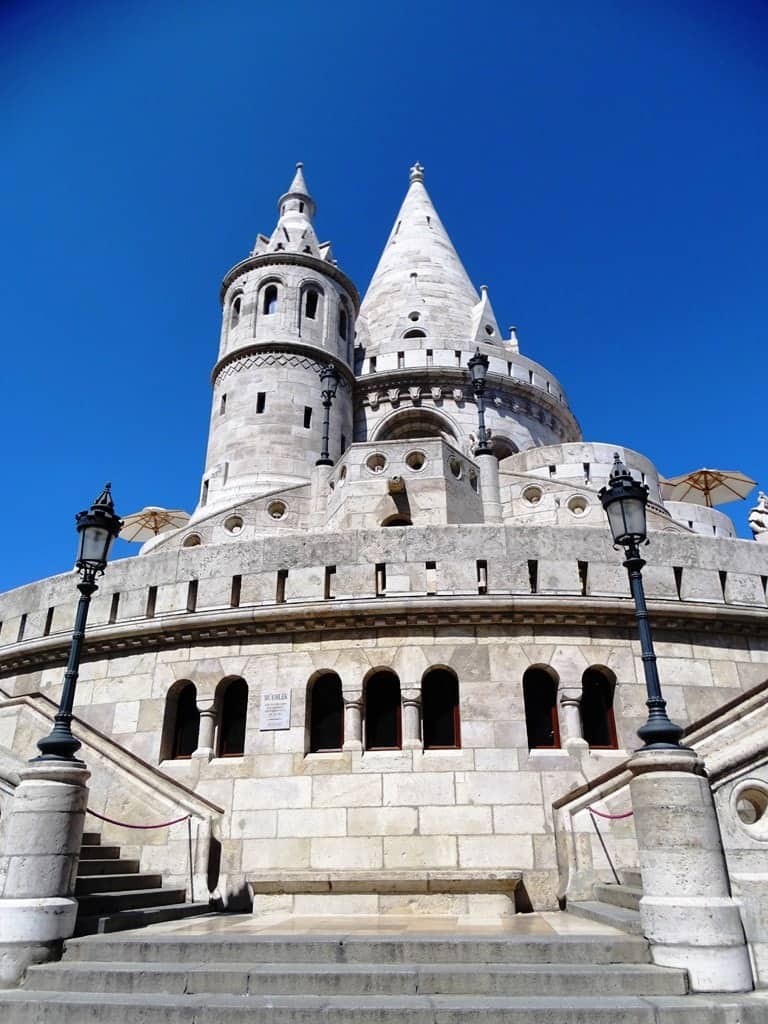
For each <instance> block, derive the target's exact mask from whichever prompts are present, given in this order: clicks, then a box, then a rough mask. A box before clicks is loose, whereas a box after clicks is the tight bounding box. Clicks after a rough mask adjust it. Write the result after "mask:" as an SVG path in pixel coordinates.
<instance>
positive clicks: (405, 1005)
mask: <svg viewBox="0 0 768 1024" xmlns="http://www.w3.org/2000/svg"><path fill="white" fill-rule="evenodd" d="M766 1005H768V1004H766V1001H765V1000H761V999H760V998H759V997H755V996H730V997H728V996H712V995H708V996H646V997H638V996H620V997H612V996H609V997H604V998H600V997H594V996H592V997H588V996H574V997H572V998H569V999H568V1000H563V999H562V998H560V997H557V996H555V997H551V996H538V997H521V998H518V999H514V998H504V997H489V996H485V997H479V996H363V997H360V996H341V997H337V998H335V999H334V998H329V997H323V996H246V997H243V996H226V995H220V996H210V995H202V996H194V995H189V996H185V997H183V999H180V998H179V996H178V995H170V996H169V995H159V994H153V995H147V994H143V993H136V994H114V995H113V994H102V995H100V996H99V999H98V1001H96V1002H94V1000H93V996H92V995H88V994H86V995H80V994H78V993H74V992H53V991H49V992H38V991H31V990H25V989H21V990H18V989H17V990H14V991H4V992H0V1019H2V1020H3V1022H4V1024H83V1022H84V1021H86V1020H87V1021H88V1022H89V1024H125V1022H126V1021H139V1020H140V1021H141V1024H190V1021H192V1020H194V1024H221V1022H222V1021H227V1022H228V1024H229V1022H230V1021H243V1022H247V1024H318V1021H321V1020H322V1024H370V1022H371V1021H379V1022H384V1021H386V1022H391V1024H561V1022H568V1024H617V1022H621V1024H725V1021H726V1020H727V1021H738V1022H739V1024H765V1010H766Z"/></svg>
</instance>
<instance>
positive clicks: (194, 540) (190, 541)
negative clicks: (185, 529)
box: [181, 533, 203, 548]
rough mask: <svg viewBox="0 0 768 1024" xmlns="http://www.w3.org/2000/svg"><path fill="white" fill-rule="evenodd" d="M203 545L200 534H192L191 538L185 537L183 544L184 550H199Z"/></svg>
mask: <svg viewBox="0 0 768 1024" xmlns="http://www.w3.org/2000/svg"><path fill="white" fill-rule="evenodd" d="M202 543H203V541H202V538H201V537H200V534H199V533H190V534H189V536H187V537H185V538H184V540H183V541H182V542H181V546H182V547H183V548H197V547H199V546H200V545H201V544H202Z"/></svg>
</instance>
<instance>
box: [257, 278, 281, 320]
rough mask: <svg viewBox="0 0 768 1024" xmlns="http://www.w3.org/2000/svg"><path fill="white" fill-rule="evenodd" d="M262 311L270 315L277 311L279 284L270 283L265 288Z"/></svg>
mask: <svg viewBox="0 0 768 1024" xmlns="http://www.w3.org/2000/svg"><path fill="white" fill-rule="evenodd" d="M261 311H262V313H264V314H265V315H267V316H269V315H270V314H271V313H276V312H277V285H276V284H270V285H267V287H266V288H265V289H264V298H263V299H262V303H261Z"/></svg>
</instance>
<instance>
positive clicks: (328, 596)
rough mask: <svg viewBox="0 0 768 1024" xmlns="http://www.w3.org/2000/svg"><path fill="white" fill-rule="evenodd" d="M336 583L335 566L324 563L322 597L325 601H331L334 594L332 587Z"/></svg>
mask: <svg viewBox="0 0 768 1024" xmlns="http://www.w3.org/2000/svg"><path fill="white" fill-rule="evenodd" d="M335 584H336V566H335V565H326V567H325V589H324V592H323V597H324V598H325V600H326V601H332V600H333V599H334V597H335V596H336V595H335V594H334V588H335Z"/></svg>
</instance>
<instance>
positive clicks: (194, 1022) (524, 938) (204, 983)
mask: <svg viewBox="0 0 768 1024" xmlns="http://www.w3.org/2000/svg"><path fill="white" fill-rule="evenodd" d="M563 916H564V917H566V916H567V915H563ZM299 924H300V922H299ZM195 925H196V922H191V921H190V922H188V923H187V924H186V925H185V926H183V933H182V931H181V930H180V929H179V928H178V926H177V927H176V930H175V931H174V929H173V928H170V929H168V930H164V929H157V928H153V929H150V930H145V931H137V932H133V933H125V934H122V935H103V936H101V935H100V936H90V937H86V938H81V939H73V940H70V941H69V942H67V943H66V947H65V953H64V959H63V960H62V961H61V962H60V963H52V964H44V965H40V966H37V967H32V968H30V970H29V971H28V974H27V978H26V981H25V985H24V987H23V988H21V989H16V990H13V991H5V992H0V1020H2V1021H3V1024H83V1022H85V1021H88V1022H100V1024H127V1022H129V1021H130V1022H134V1021H140V1022H141V1024H182V1022H183V1024H221V1022H222V1021H225V1020H226V1021H227V1022H237V1021H243V1022H246V1021H247V1022H249V1024H357V1022H360V1024H374V1022H376V1024H726V1022H727V1024H736V1022H738V1024H765V1020H766V1010H767V1009H768V1003H766V1002H759V1003H757V1004H755V1002H754V997H751V996H746V997H744V996H734V997H718V996H689V995H686V992H687V976H686V973H685V972H684V971H680V970H671V969H665V968H660V967H656V966H653V965H652V964H650V962H649V953H648V945H647V943H646V942H645V941H644V940H643V939H640V938H638V937H636V936H630V935H622V934H620V933H619V932H616V931H614V930H613V929H606V928H603V929H600V928H596V927H595V926H588V927H585V929H584V931H583V932H581V931H578V930H574V929H573V928H572V927H571V928H570V929H569V930H568V931H567V932H565V933H557V932H553V931H552V930H551V929H549V928H546V927H545V928H543V929H542V928H538V927H536V925H537V922H536V921H535V920H533V916H532V918H530V919H529V920H527V921H523V922H522V923H521V925H520V929H519V931H518V930H517V929H515V928H513V929H511V930H508V931H506V932H503V933H500V932H498V931H496V930H494V929H492V928H489V929H487V934H484V933H483V930H482V929H481V930H480V931H479V932H478V931H476V932H475V933H474V934H471V935H469V934H465V935H461V934H459V933H458V932H457V931H456V930H454V931H451V930H450V929H449V928H448V927H446V928H445V929H444V930H441V932H440V933H439V934H427V933H423V934H420V933H416V932H414V931H412V926H411V928H407V927H406V928H403V929H402V930H401V931H399V932H392V933H390V934H384V935H382V934H381V932H380V931H377V930H376V929H372V930H370V931H369V932H365V931H362V932H361V931H360V930H359V929H358V930H357V931H353V930H351V929H350V925H349V921H347V928H346V930H344V924H343V923H342V922H341V921H340V923H339V926H338V929H337V930H335V931H332V930H331V926H330V925H329V922H328V921H327V919H326V920H325V921H324V922H323V929H324V930H323V931H322V932H319V931H318V932H313V931H312V930H311V928H310V929H309V930H305V931H303V932H301V931H299V930H298V926H297V923H296V922H293V928H294V929H297V930H294V931H291V930H290V928H291V925H290V924H289V926H288V928H286V930H285V931H280V930H275V929H271V930H268V931H262V932H259V931H256V932H249V931H243V930H242V929H243V928H247V927H248V922H247V920H244V919H243V918H239V919H238V918H237V917H235V918H229V919H228V920H226V921H222V919H221V918H206V919H205V920H204V921H201V922H200V925H199V927H193V926H195ZM217 926H218V927H217ZM391 927H392V925H391V924H388V925H387V930H388V931H389V929H390V928H391Z"/></svg>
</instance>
